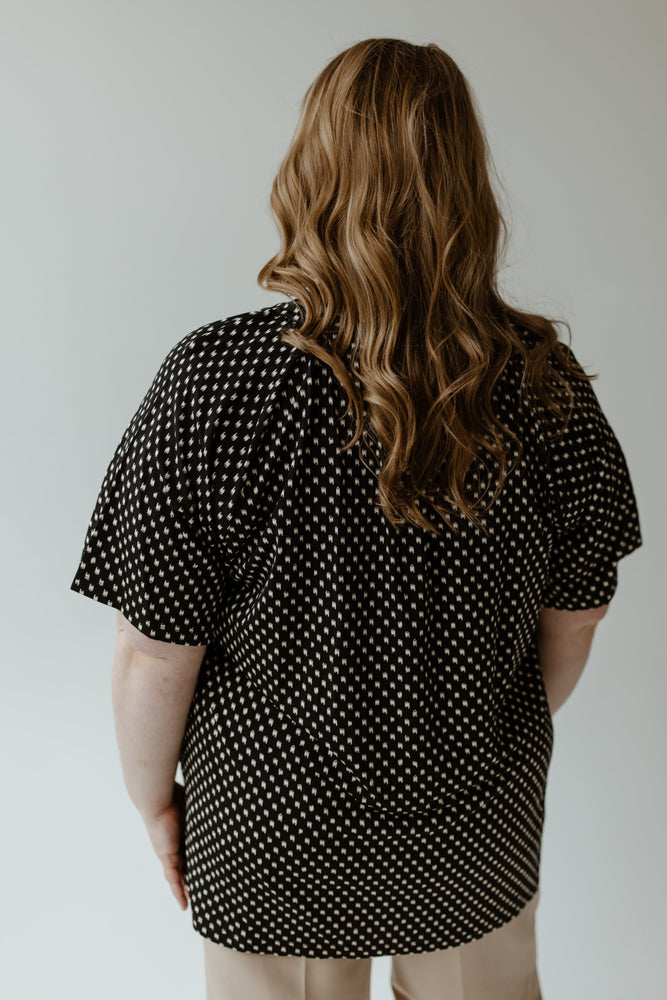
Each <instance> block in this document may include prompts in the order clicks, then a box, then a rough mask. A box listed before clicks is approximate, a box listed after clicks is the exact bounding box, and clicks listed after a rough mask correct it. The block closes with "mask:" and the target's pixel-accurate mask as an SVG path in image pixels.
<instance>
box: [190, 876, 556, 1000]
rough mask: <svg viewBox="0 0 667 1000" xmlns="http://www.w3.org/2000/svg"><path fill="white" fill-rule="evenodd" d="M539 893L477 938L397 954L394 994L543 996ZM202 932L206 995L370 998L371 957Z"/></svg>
mask: <svg viewBox="0 0 667 1000" xmlns="http://www.w3.org/2000/svg"><path fill="white" fill-rule="evenodd" d="M538 897H539V890H538V891H537V892H536V893H535V895H534V896H533V898H532V899H531V900H530V902H529V903H528V904H527V905H526V906H525V907H524V908H523V910H522V911H521V913H519V915H518V916H516V917H514V918H513V919H512V920H510V921H509V922H508V923H506V924H504V925H503V926H502V927H499V928H498V929H497V930H495V931H490V932H489V933H488V934H485V935H484V937H481V938H478V940H477V941H470V942H469V943H468V944H463V945H460V946H459V947H458V948H445V949H444V950H442V951H430V952H424V953H418V954H409V955H392V958H391V963H392V964H391V988H392V990H393V994H394V998H395V1000H542V994H541V992H540V981H539V978H538V974H537V953H536V939H535V911H536V909H537V901H538ZM202 940H203V942H204V959H205V969H206V1000H249V998H252V1000H370V984H371V962H372V961H373V960H372V958H296V957H293V956H291V955H257V954H252V953H249V952H240V951H234V950H233V949H232V948H227V947H225V946H224V945H221V944H215V943H214V942H212V941H209V940H208V939H207V938H202Z"/></svg>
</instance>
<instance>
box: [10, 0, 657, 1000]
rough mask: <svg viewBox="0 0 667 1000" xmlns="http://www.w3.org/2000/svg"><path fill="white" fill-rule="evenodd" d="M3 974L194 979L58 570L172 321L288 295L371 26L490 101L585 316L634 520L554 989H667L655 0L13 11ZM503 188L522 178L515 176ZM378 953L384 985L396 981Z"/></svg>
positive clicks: (561, 870)
mask: <svg viewBox="0 0 667 1000" xmlns="http://www.w3.org/2000/svg"><path fill="white" fill-rule="evenodd" d="M2 23H3V33H2V34H3V39H2V42H0V45H1V46H2V51H0V67H1V69H0V72H1V73H2V80H1V81H0V82H1V83H2V86H1V88H0V93H1V94H2V101H3V105H4V107H3V137H4V143H3V154H2V157H1V158H0V170H1V171H2V181H1V184H2V186H1V190H2V196H3V205H2V220H3V225H2V229H1V233H2V236H1V239H2V261H1V274H2V279H3V282H4V289H3V294H2V337H3V344H4V350H3V358H4V364H3V365H2V369H1V376H0V377H1V378H2V393H1V397H0V398H1V404H0V405H2V408H3V411H4V413H3V418H2V428H3V432H4V433H3V440H2V449H3V471H4V483H5V485H4V489H3V491H2V497H3V507H4V510H3V516H2V532H3V539H2V541H3V545H2V550H3V559H2V564H3V573H2V587H3V600H2V612H3V622H2V636H3V645H4V656H3V661H4V669H3V672H2V687H3V691H2V713H3V718H2V725H1V726H0V732H1V734H2V735H1V739H2V743H3V746H2V751H3V753H2V761H3V765H4V779H3V782H2V786H3V788H4V789H5V810H4V816H5V819H4V822H3V823H2V828H1V829H2V834H1V836H2V856H3V857H4V858H5V869H4V873H3V898H4V906H3V907H2V918H1V920H2V925H1V926H0V938H1V939H2V940H3V942H4V943H5V945H6V944H7V943H10V944H11V947H9V948H5V955H4V957H3V959H2V962H0V992H2V994H3V995H4V996H6V997H8V998H11V1000H24V998H25V1000H28V998H30V1000H35V998H38V997H39V998H40V1000H42V998H47V997H48V998H61V997H62V998H67V1000H79V998H82V1000H83V998H86V1000H88V998H90V997H91V996H94V997H96V1000H107V998H108V1000H111V998H117V997H118V996H125V997H128V998H129V1000H133V998H135V997H136V998H140V1000H153V998H155V1000H158V998H159V1000H172V998H173V1000H176V998H179V1000H180V998H182V997H188V998H190V997H191V998H193V1000H196V998H198V997H201V998H202V1000H203V997H204V973H203V955H202V945H201V938H200V937H199V936H198V935H197V934H196V933H195V932H194V930H193V929H192V926H191V922H190V921H191V916H190V909H188V910H187V911H181V910H180V909H179V908H178V905H177V903H176V901H175V899H174V898H173V896H172V895H171V893H170V891H169V887H168V885H167V883H166V881H165V880H164V878H163V875H162V869H161V866H160V864H159V862H158V860H157V858H156V857H155V856H154V855H153V853H152V850H151V846H150V843H149V840H148V837H147V834H146V833H145V830H144V827H143V824H142V823H141V820H140V818H139V816H138V813H137V812H136V810H135V809H134V807H133V805H132V804H131V802H130V800H129V798H128V796H127V794H126V792H125V789H124V785H123V782H122V776H121V771H120V763H119V760H118V755H117V749H116V745H115V738H114V731H113V717H112V710H111V693H110V675H111V660H112V653H113V648H114V640H115V612H113V611H112V610H110V609H109V608H106V607H104V606H102V605H100V606H96V605H95V604H93V602H91V601H89V600H86V599H85V598H83V597H81V596H80V595H77V594H74V593H73V592H71V591H70V590H69V584H70V581H71V579H72V577H73V574H74V571H75V568H76V565H77V563H78V559H79V555H80V551H81V548H82V545H83V539H84V534H85V529H86V526H87V522H88V519H89V517H90V515H91V513H92V507H93V503H94V500H95V498H96V495H97V491H98V489H99V487H100V485H101V480H102V476H103V473H104V471H105V469H106V466H107V464H108V462H109V461H110V459H111V455H112V453H113V450H114V448H115V446H116V444H117V442H118V440H119V439H120V436H121V434H122V432H123V430H124V429H125V427H126V425H127V423H128V421H129V419H130V417H131V415H132V414H133V412H134V410H135V408H136V406H137V405H138V403H139V401H140V399H141V398H142V396H143V394H144V393H145V391H146V390H147V388H148V385H149V384H150V381H151V380H152V377H153V375H154V373H155V372H156V371H157V368H158V366H159V364H160V363H161V362H162V360H163V359H164V357H165V356H166V354H167V352H168V351H169V349H170V348H171V347H172V346H173V345H174V344H175V343H176V342H177V341H178V340H179V339H180V338H181V337H182V336H184V335H185V334H186V333H188V332H190V331H191V330H194V329H195V328H197V327H199V326H201V325H203V324H204V323H207V322H210V321H212V320H214V319H218V318H223V317H226V316H229V315H234V314H236V313H238V312H243V311H246V310H250V309H257V308H263V307H264V306H266V305H270V304H271V303H272V302H275V301H279V300H280V297H279V296H275V295H267V294H266V293H264V292H263V291H261V290H260V289H259V288H258V286H257V283H256V275H257V272H258V271H259V269H260V267H261V266H262V265H263V264H264V263H265V262H266V261H267V260H268V259H269V257H271V256H272V255H273V253H274V252H275V251H276V250H277V247H278V236H277V231H276V229H275V227H274V224H273V222H272V220H271V218H270V215H269V210H268V199H269V190H270V185H271V181H272V179H273V176H274V173H275V171H276V169H277V167H278V164H279V162H280V159H281V158H282V156H283V155H284V152H285V150H286V148H287V144H288V141H289V138H290V136H291V134H292V131H293V129H294V127H295V124H296V119H297V114H298V107H299V103H300V101H301V98H302V95H303V93H304V92H305V90H306V88H307V86H308V85H309V84H310V82H311V80H312V79H313V78H314V77H315V75H316V74H317V73H318V72H319V71H320V70H321V69H322V67H323V66H324V65H325V63H326V62H327V61H328V60H329V59H330V58H331V57H332V56H333V55H334V54H336V53H337V52H338V51H340V50H341V49H343V48H346V47H347V46H348V45H351V44H352V43H354V42H356V41H359V40H360V39H362V38H366V37H379V36H393V37H402V38H405V39H407V40H409V41H412V42H419V43H425V42H428V41H435V42H437V43H438V44H439V45H441V46H442V47H443V48H444V49H446V50H447V51H448V52H449V53H450V54H451V55H452V56H453V57H454V58H455V59H456V60H457V62H458V63H459V65H460V66H461V68H462V69H463V71H464V73H465V74H466V75H467V77H468V79H469V81H470V83H471V84H472V87H473V89H474V91H475V94H476V95H477V98H478V100H479V103H480V106H481V108H482V113H483V120H484V125H485V127H486V130H487V134H488V137H489V142H490V145H491V149H492V152H493V158H494V162H495V165H496V168H497V170H498V173H499V175H500V177H501V179H502V182H503V185H504V187H505V191H506V196H505V195H503V194H502V192H501V193H500V197H501V206H502V207H503V208H504V210H505V212H506V217H507V220H508V223H509V224H510V226H511V229H512V244H511V249H510V254H509V256H508V259H507V266H506V267H505V269H504V271H503V277H502V283H503V288H504V290H505V291H506V293H507V295H508V296H509V297H511V298H512V299H513V300H514V301H515V302H516V303H517V304H519V305H520V306H522V307H524V308H527V309H533V310H535V311H543V312H545V313H547V314H548V315H550V316H554V317H560V318H564V319H567V320H568V321H569V322H570V323H571V324H572V330H573V340H572V346H573V348H574V351H575V353H576V355H577V357H578V358H579V360H580V362H581V363H582V364H583V365H584V366H585V367H586V368H587V370H589V371H597V372H599V373H600V378H599V379H598V380H597V381H596V382H595V383H594V387H595V390H596V392H597V393H598V397H599V399H600V401H601V403H602V405H603V408H604V409H605V412H606V413H607V415H608V417H609V419H610V422H611V423H612V426H613V427H614V429H615V431H616V434H617V436H618V438H619V440H620V442H621V445H622V447H623V449H624V451H625V453H626V457H627V459H628V463H629V467H630V472H631V475H632V478H633V483H634V485H635V489H636V491H637V495H638V500H639V508H640V519H641V526H642V533H643V536H644V545H643V547H642V548H641V549H640V550H638V552H636V553H634V554H633V555H632V556H629V557H628V558H626V559H625V560H623V561H622V562H621V566H620V573H619V579H620V583H619V589H618V592H617V594H616V596H615V598H614V601H613V604H612V608H611V609H610V612H609V614H608V615H607V617H606V618H605V620H604V621H603V622H602V623H601V624H600V626H599V627H598V631H597V635H596V637H595V640H594V645H593V650H592V653H591V657H590V660H589V663H588V665H587V667H586V670H585V673H584V675H583V677H582V679H581V681H580V683H579V685H578V687H577V689H576V691H575V693H574V694H573V695H572V697H571V699H570V700H569V701H568V703H567V704H566V705H565V706H564V707H563V708H562V709H561V710H560V711H559V712H558V713H557V715H556V716H555V719H554V725H555V747H554V756H553V759H552V764H551V768H550V772H549V788H548V795H547V816H546V826H545V833H544V844H543V855H542V873H541V876H542V877H541V901H540V905H539V909H538V916H537V934H538V952H539V968H540V976H541V980H542V984H543V988H544V996H545V1000H627V998H628V997H630V996H634V997H641V996H657V995H658V993H659V988H660V987H661V986H662V985H663V979H664V967H663V964H662V963H663V958H662V956H663V953H664V939H665V936H666V935H667V926H666V922H665V906H664V899H665V895H666V894H667V884H666V883H667V879H666V878H665V875H666V865H665V861H664V830H665V821H666V819H667V815H666V814H667V808H666V806H667V803H666V799H665V791H664V789H665V779H664V762H665V760H666V759H667V757H666V753H665V750H666V747H665V725H664V704H665V694H666V690H667V671H666V670H665V666H666V663H665V659H666V658H665V653H664V646H665V640H664V633H663V624H664V610H663V608H664V604H665V596H666V595H665V586H664V574H663V567H664V564H665V559H666V556H667V552H666V551H665V528H664V523H665V522H664V508H663V503H664V497H665V488H666V483H665V462H664V443H663V437H664V432H665V406H664V400H665V387H664V374H665V371H666V369H667V358H666V351H665V321H664V316H665V309H664V295H663V289H664V282H665V279H664V275H665V271H666V266H667V260H666V255H665V236H664V234H665V231H666V228H667V219H666V218H665V216H666V212H665V207H666V205H665V196H664V179H665V177H666V176H667V163H666V162H665V161H666V159H667V157H666V155H665V153H666V150H665V93H666V87H665V84H666V80H665V63H664V50H665V43H666V42H667V21H666V14H665V8H664V6H663V5H662V4H661V3H659V2H657V0H656V2H653V0H633V2H632V3H630V2H629V0H624V2H623V0H583V2H582V0H562V2H560V3H558V4H554V3H547V2H542V0H538V2H535V0H511V2H504V3H502V4H500V3H494V2H492V0H486V2H482V0H466V2H447V0H441V2H439V3H434V2H433V3H429V2H427V0H411V2H410V3H409V4H406V3H405V2H401V3H398V2H395V0H390V2H388V0H383V2H380V0H374V2H365V3H359V0H355V2H350V0H338V2H337V4H335V5H331V4H328V5H321V6H318V5H316V4H315V5H314V4H313V3H312V2H311V3H308V2H306V0H283V2H282V3H280V4H275V3H272V2H267V0H263V2H262V0H260V2H256V3H251V4H249V5H248V6H247V7H246V9H245V10H242V9H240V6H239V5H237V4H232V3H231V2H224V3H222V2H219V3H215V2H212V0H203V2H198V3H185V2H181V3H176V2H173V0H172V2H165V0H161V2H158V0H133V2H132V3H130V2H128V0H107V2H100V0H61V2H60V3H58V4H54V3H47V2H43V0H42V2H39V0H21V2H20V3H19V2H15V3H7V2H6V0H5V3H4V4H3V10H2ZM505 197H506V199H507V200H506V201H505V200H503V199H504V198H505ZM388 963H389V959H388V958H386V957H380V958H377V959H375V961H374V965H373V998H374V1000H389V998H390V996H391V994H390V989H389V983H388V979H389V972H388Z"/></svg>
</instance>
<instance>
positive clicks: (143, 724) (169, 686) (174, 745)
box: [111, 612, 206, 909]
mask: <svg viewBox="0 0 667 1000" xmlns="http://www.w3.org/2000/svg"><path fill="white" fill-rule="evenodd" d="M117 620H118V630H117V637H116V650H115V654H114V660H113V670H112V682H111V688H112V702H113V712H114V722H115V727H116V739H117V742H118V748H119V751H120V758H121V766H122V769H123V778H124V780H125V787H126V788H127V790H128V792H129V795H130V798H131V799H132V801H133V802H134V804H135V806H136V807H137V809H138V810H139V812H140V813H141V816H142V819H143V821H144V823H145V825H146V828H147V830H148V834H149V836H150V838H151V842H152V844H153V847H154V849H155V852H156V854H157V855H158V857H159V858H160V860H161V861H162V864H163V868H164V873H165V877H166V879H167V881H168V882H169V884H170V886H171V888H172V892H173V893H174V895H175V896H176V898H177V900H178V901H179V903H180V905H181V907H182V908H183V909H185V908H186V906H187V895H186V890H185V880H184V860H185V859H184V856H183V845H182V837H183V823H184V815H183V807H184V802H183V798H182V794H181V793H182V788H181V786H180V785H177V784H176V782H175V778H176V769H177V767H178V759H179V754H180V749H181V743H182V741H183V735H184V733H185V723H186V720H187V717H188V712H189V710H190V705H191V703H192V697H193V695H194V691H195V687H196V685H197V677H198V675H199V669H200V667H201V663H202V660H203V659H204V654H205V652H206V646H180V645H177V644H174V643H169V642H161V641H159V640H157V639H150V638H148V637H147V636H145V635H143V634H142V633H141V632H139V631H138V630H137V629H136V628H135V627H134V626H133V625H131V624H130V622H128V621H127V619H125V618H124V617H123V616H122V615H121V613H120V612H118V619H117Z"/></svg>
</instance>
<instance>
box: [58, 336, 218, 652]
mask: <svg viewBox="0 0 667 1000" xmlns="http://www.w3.org/2000/svg"><path fill="white" fill-rule="evenodd" d="M192 364H194V361H193V358H192V335H191V334H189V335H188V337H186V338H183V339H182V340H181V341H179V343H178V344H177V345H176V346H175V347H174V348H172V350H171V351H170V352H169V354H168V355H167V357H166V359H165V360H164V362H163V363H162V365H161V366H160V369H159V371H158V372H157V374H156V376H155V378H154V380H153V382H152V384H151V386H150V388H149V390H148V392H147V393H146V395H145V397H144V398H143V400H142V402H141V404H140V406H139V408H138V409H137V411H136V413H135V414H134V416H133V417H132V420H131V422H130V424H129V426H128V428H127V430H126V431H125V433H124V435H123V437H122V439H121V441H120V443H119V445H118V447H117V448H116V451H115V453H114V455H113V458H112V459H111V462H110V464H109V466H108V468H107V471H106V474H105V476H104V479H103V481H102V485H101V488H100V492H99V495H98V497H97V501H96V503H95V507H94V510H93V513H92V517H91V520H90V523H89V526H88V529H87V533H86V537H85V542H84V546H83V552H82V554H81V558H80V561H79V565H78V567H77V570H76V573H75V576H74V579H73V581H72V583H71V584H70V590H73V591H75V592H77V593H79V594H83V595H84V596H85V597H90V598H92V599H93V600H95V601H100V602H101V603H102V604H107V605H109V606H110V607H113V608H115V609H117V610H118V611H120V612H121V613H122V614H123V615H124V617H125V618H127V620H128V621H129V622H130V623H131V624H132V625H134V626H135V628H137V629H138V630H139V631H140V632H142V633H143V634H144V635H147V636H149V637H150V638H152V639H159V640H162V641H163V642H172V643H178V644H181V645H188V646H203V645H208V643H209V642H210V641H211V639H212V638H213V636H214V634H215V631H216V626H217V622H218V617H219V614H220V609H221V602H222V599H223V593H224V580H223V572H222V568H221V565H220V560H219V559H218V557H217V553H216V552H215V550H214V548H213V546H212V545H211V544H210V541H209V539H208V538H207V536H206V534H205V532H204V531H203V529H202V526H201V524H200V523H199V521H198V519H197V516H196V515H195V502H194V501H195V493H196V488H197V478H196V470H197V464H196V463H197V447H196V441H195V433H194V429H193V425H194V416H193V413H192V409H193V407H192V404H191V403H190V400H189V395H188V378H189V372H190V368H191V366H192Z"/></svg>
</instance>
